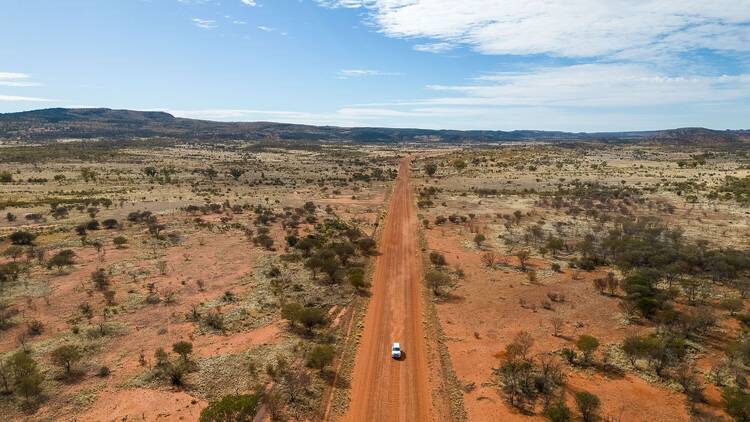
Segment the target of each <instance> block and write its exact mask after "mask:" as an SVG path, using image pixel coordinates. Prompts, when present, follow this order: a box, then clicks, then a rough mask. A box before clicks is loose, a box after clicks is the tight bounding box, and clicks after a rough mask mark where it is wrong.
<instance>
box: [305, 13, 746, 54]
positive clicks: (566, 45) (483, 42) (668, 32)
mask: <svg viewBox="0 0 750 422" xmlns="http://www.w3.org/2000/svg"><path fill="white" fill-rule="evenodd" d="M318 3H319V4H321V5H322V6H325V7H343V8H365V9H367V10H368V12H369V14H370V19H371V21H372V23H373V24H374V25H376V27H377V28H378V29H379V30H380V31H381V32H382V33H384V34H386V35H388V36H390V37H395V38H407V39H413V38H417V39H421V38H426V39H432V40H435V41H437V42H445V43H449V44H463V45H467V46H469V47H471V48H473V49H474V50H476V51H478V52H480V53H483V54H497V55H529V54H547V55H550V56H556V57H602V56H617V55H623V56H625V57H628V56H647V55H648V53H649V52H652V51H655V52H658V53H660V54H663V53H665V52H666V53H669V54H677V53H679V52H683V51H688V50H693V49H701V48H708V49H715V50H721V51H750V25H748V24H749V23H750V1H748V0H712V1H710V2H709V1H700V0H640V1H633V0H504V1H503V2H502V3H500V2H498V1H497V0H464V1H455V0H319V1H318Z"/></svg>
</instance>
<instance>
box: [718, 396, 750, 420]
mask: <svg viewBox="0 0 750 422" xmlns="http://www.w3.org/2000/svg"><path fill="white" fill-rule="evenodd" d="M721 399H722V402H723V403H724V410H726V412H727V414H728V415H729V416H731V417H732V418H733V419H734V420H735V421H741V422H746V421H750V395H749V394H748V393H746V392H744V391H742V390H741V389H739V388H736V387H728V388H725V389H724V390H723V391H722V392H721Z"/></svg>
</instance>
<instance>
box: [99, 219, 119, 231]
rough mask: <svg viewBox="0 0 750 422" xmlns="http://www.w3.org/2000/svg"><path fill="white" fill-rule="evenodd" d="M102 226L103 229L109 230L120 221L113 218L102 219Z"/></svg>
mask: <svg viewBox="0 0 750 422" xmlns="http://www.w3.org/2000/svg"><path fill="white" fill-rule="evenodd" d="M102 226H104V228H105V229H108V230H111V229H116V228H118V227H120V223H119V222H118V221H117V220H115V219H114V218H108V219H106V220H104V221H102Z"/></svg>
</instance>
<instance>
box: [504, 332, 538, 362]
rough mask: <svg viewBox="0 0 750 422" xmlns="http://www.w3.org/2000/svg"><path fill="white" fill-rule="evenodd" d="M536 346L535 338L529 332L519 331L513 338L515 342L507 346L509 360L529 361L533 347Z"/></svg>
mask: <svg viewBox="0 0 750 422" xmlns="http://www.w3.org/2000/svg"><path fill="white" fill-rule="evenodd" d="M533 345H534V338H533V337H531V334H529V332H528V331H519V332H518V333H517V334H516V336H515V337H514V338H513V341H512V342H511V343H509V344H508V345H507V346H505V354H506V355H507V356H508V359H509V360H516V359H521V360H528V356H529V351H530V350H531V346H533Z"/></svg>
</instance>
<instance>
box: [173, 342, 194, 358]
mask: <svg viewBox="0 0 750 422" xmlns="http://www.w3.org/2000/svg"><path fill="white" fill-rule="evenodd" d="M172 351H173V352H175V353H177V354H178V355H180V358H182V361H183V362H187V361H188V357H189V356H190V354H191V353H193V343H190V342H189V341H178V342H177V343H175V344H173V345H172Z"/></svg>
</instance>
